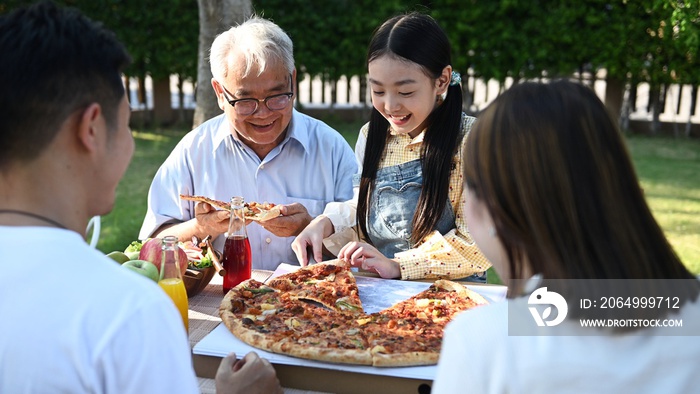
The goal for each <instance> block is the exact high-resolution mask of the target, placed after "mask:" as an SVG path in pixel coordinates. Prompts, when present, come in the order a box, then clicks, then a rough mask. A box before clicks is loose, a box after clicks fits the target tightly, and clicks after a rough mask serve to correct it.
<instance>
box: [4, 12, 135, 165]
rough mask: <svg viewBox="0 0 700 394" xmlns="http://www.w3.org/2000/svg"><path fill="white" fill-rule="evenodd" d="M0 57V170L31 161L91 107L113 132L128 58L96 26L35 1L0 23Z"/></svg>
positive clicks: (113, 39) (108, 33) (110, 36)
mask: <svg viewBox="0 0 700 394" xmlns="http://www.w3.org/2000/svg"><path fill="white" fill-rule="evenodd" d="M0 53H1V54H2V56H0V86H2V88H1V89H0V169H2V168H7V166H8V165H9V164H10V163H13V162H17V161H29V160H32V159H33V158H35V157H37V156H38V155H39V153H41V151H43V150H44V149H45V148H46V146H48V144H49V143H50V142H51V141H52V140H53V138H54V137H55V135H56V133H57V131H58V130H59V129H60V127H61V124H62V123H63V122H64V121H65V120H66V119H67V118H68V117H69V116H70V115H71V114H72V113H74V112H75V111H76V110H79V109H81V108H85V107H87V106H88V105H89V104H91V103H98V104H100V106H101V107H102V112H103V114H104V117H105V119H106V121H107V126H108V129H110V130H112V129H114V128H115V124H116V119H117V111H118V107H119V102H120V101H121V99H122V98H123V96H124V94H125V90H124V83H123V81H122V78H121V71H122V70H123V69H124V67H126V66H127V65H128V64H129V63H130V62H131V58H130V57H129V54H128V53H127V51H126V48H125V47H124V46H123V45H122V44H121V43H120V42H119V41H118V40H117V38H116V36H115V35H114V33H113V32H111V31H109V30H107V29H106V28H104V27H103V26H102V25H101V24H100V23H97V22H94V21H92V20H90V19H88V18H87V17H86V16H84V15H83V14H81V13H80V11H78V10H76V9H73V8H63V7H58V6H57V5H55V4H54V3H53V2H51V1H40V2H37V3H35V4H33V5H30V6H25V7H21V8H17V9H15V10H13V11H12V12H10V13H8V14H6V15H3V16H0Z"/></svg>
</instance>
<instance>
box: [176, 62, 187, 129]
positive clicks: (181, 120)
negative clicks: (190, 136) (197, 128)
mask: <svg viewBox="0 0 700 394" xmlns="http://www.w3.org/2000/svg"><path fill="white" fill-rule="evenodd" d="M184 82H185V81H184V80H183V79H182V75H180V74H178V75H177V102H178V104H179V105H178V107H179V110H178V113H177V123H178V124H179V125H184V124H185V119H186V117H185V92H184V91H183V85H184Z"/></svg>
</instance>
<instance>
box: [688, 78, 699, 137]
mask: <svg viewBox="0 0 700 394" xmlns="http://www.w3.org/2000/svg"><path fill="white" fill-rule="evenodd" d="M697 103H698V85H693V88H692V89H691V90H690V113H689V114H688V123H686V124H685V136H686V137H687V138H690V130H691V128H692V127H693V120H692V118H693V116H695V106H696V105H697Z"/></svg>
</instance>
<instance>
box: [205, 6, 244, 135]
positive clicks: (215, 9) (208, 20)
mask: <svg viewBox="0 0 700 394" xmlns="http://www.w3.org/2000/svg"><path fill="white" fill-rule="evenodd" d="M197 3H198V4H199V56H198V59H197V88H196V89H197V90H196V92H195V97H196V99H197V107H196V108H195V111H194V120H193V122H192V123H193V124H192V127H197V126H199V125H200V124H202V123H204V122H205V121H207V120H209V119H211V118H213V117H214V116H216V115H219V114H221V108H219V105H218V103H217V101H216V96H215V95H214V89H213V88H212V87H211V78H212V75H211V68H210V65H209V49H210V48H211V44H212V42H214V38H216V36H217V35H219V34H221V33H222V32H224V31H226V30H228V29H229V28H231V26H235V25H237V24H239V23H241V22H243V21H244V20H245V19H246V18H247V17H249V16H250V15H251V14H252V12H253V7H252V5H251V0H197Z"/></svg>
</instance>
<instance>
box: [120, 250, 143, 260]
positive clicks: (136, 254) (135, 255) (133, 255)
mask: <svg viewBox="0 0 700 394" xmlns="http://www.w3.org/2000/svg"><path fill="white" fill-rule="evenodd" d="M124 254H125V255H126V257H128V258H129V260H138V259H139V255H140V254H141V252H139V251H138V250H137V251H134V252H124Z"/></svg>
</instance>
